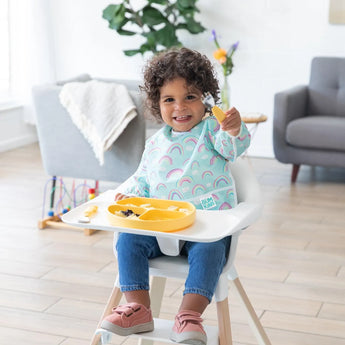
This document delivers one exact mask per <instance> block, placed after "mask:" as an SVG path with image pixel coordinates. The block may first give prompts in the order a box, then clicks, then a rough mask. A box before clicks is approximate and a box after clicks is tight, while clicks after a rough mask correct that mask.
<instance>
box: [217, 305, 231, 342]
mask: <svg viewBox="0 0 345 345" xmlns="http://www.w3.org/2000/svg"><path fill="white" fill-rule="evenodd" d="M217 316H218V328H219V345H232V335H231V325H230V314H229V303H228V298H225V299H224V300H223V301H220V302H217Z"/></svg>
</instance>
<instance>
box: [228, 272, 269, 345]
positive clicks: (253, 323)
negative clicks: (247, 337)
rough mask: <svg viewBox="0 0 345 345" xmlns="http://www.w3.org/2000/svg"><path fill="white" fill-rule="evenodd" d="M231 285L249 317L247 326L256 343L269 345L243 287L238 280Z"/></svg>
mask: <svg viewBox="0 0 345 345" xmlns="http://www.w3.org/2000/svg"><path fill="white" fill-rule="evenodd" d="M231 283H232V284H233V286H234V288H235V290H236V291H237V293H238V296H239V297H240V300H241V302H242V303H243V305H244V307H245V309H246V311H247V313H248V317H249V325H250V327H251V329H252V331H253V332H254V335H255V337H256V339H257V341H258V344H259V345H271V342H270V340H269V339H268V337H267V334H266V332H265V330H264V329H263V327H262V325H261V323H260V320H259V318H258V317H257V315H256V313H255V310H254V308H253V306H252V304H251V303H250V301H249V298H248V296H247V294H246V292H245V291H244V289H243V286H242V284H241V282H240V280H239V278H236V279H234V280H232V281H231Z"/></svg>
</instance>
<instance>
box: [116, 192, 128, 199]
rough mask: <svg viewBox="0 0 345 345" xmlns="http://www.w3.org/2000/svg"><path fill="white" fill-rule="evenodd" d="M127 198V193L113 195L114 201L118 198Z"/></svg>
mask: <svg viewBox="0 0 345 345" xmlns="http://www.w3.org/2000/svg"><path fill="white" fill-rule="evenodd" d="M127 198H129V196H128V195H126V194H122V193H117V194H116V195H115V198H114V200H115V201H118V200H122V199H127Z"/></svg>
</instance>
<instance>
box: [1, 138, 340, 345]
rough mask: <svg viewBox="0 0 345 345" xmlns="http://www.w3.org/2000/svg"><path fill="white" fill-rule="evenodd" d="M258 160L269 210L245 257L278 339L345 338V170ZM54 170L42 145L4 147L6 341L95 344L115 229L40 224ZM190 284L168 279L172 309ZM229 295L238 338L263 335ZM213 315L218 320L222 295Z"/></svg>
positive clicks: (283, 344) (208, 315) (259, 305)
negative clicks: (293, 179) (294, 172)
mask: <svg viewBox="0 0 345 345" xmlns="http://www.w3.org/2000/svg"><path fill="white" fill-rule="evenodd" d="M251 163H252V165H253V168H254V170H255V172H256V174H257V177H258V179H259V181H260V183H261V185H262V193H263V198H264V202H265V206H264V213H263V216H262V218H261V219H260V221H258V222H257V223H256V224H255V226H252V227H251V228H249V229H247V230H246V232H245V233H244V234H243V235H242V236H241V238H240V244H239V249H238V256H237V259H236V260H237V261H236V262H237V265H236V266H237V270H238V272H239V275H240V277H241V281H242V283H243V285H244V288H245V289H246V291H247V293H248V295H249V298H250V299H251V301H252V303H253V306H254V308H255V310H256V311H257V314H258V315H259V316H260V318H261V321H262V324H263V325H264V327H265V329H266V330H267V333H268V335H269V337H270V339H271V342H272V345H344V344H345V170H341V169H322V168H317V169H312V168H309V167H302V168H301V171H300V176H299V178H298V182H297V183H296V184H295V185H294V186H291V185H290V182H289V177H290V169H291V167H290V166H285V165H283V164H280V163H278V162H276V161H275V160H273V159H254V158H251ZM48 178H49V177H48V176H47V175H46V174H45V172H44V170H43V168H42V163H41V159H40V153H39V149H38V146H37V145H30V146H27V147H23V148H20V149H16V150H13V151H9V152H5V153H0V193H1V198H0V344H1V345H2V344H11V345H21V344H26V345H58V344H59V345H62V344H63V345H84V344H88V343H89V340H90V339H91V336H92V334H93V331H94V329H95V327H96V324H97V320H98V318H99V317H100V314H101V312H102V309H103V306H104V304H105V302H106V300H107V297H108V294H109V293H110V289H111V287H112V285H113V280H114V277H115V274H116V263H115V260H114V257H113V254H112V235H111V234H110V233H107V232H97V233H96V234H94V235H92V236H84V234H83V233H82V232H80V231H76V230H54V229H45V230H38V229H37V221H38V220H39V219H40V218H41V212H42V203H43V191H44V185H45V183H46V181H47V179H48ZM109 187H110V188H111V187H112V185H109V184H108V185H102V184H101V188H109ZM182 290H183V282H181V281H178V280H171V281H169V284H167V290H166V294H165V298H164V305H163V314H164V316H166V317H169V318H171V319H173V316H174V313H175V312H176V310H177V308H178V304H179V301H180V299H181V293H182ZM230 304H231V309H230V313H231V318H232V330H233V334H234V343H235V344H236V345H240V344H241V345H249V344H256V342H255V338H254V337H253V335H252V333H251V331H250V329H249V327H248V326H247V322H246V319H245V314H244V312H243V310H242V309H241V308H240V305H239V304H238V302H237V300H236V296H233V295H232V293H231V291H230ZM204 317H205V323H209V324H216V311H215V307H214V305H213V304H212V305H210V306H209V308H208V309H207V310H206V312H205V314H204ZM112 343H113V344H134V343H135V342H134V340H133V339H126V338H122V337H113V340H112Z"/></svg>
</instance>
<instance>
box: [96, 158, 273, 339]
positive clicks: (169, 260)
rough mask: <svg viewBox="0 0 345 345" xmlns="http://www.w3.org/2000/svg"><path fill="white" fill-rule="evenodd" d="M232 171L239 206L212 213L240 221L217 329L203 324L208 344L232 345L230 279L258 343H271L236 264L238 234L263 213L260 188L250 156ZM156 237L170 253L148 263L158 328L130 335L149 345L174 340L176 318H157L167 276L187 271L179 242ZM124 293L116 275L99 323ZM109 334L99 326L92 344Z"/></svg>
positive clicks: (220, 291) (219, 292) (219, 298)
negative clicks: (170, 337) (229, 214)
mask: <svg viewBox="0 0 345 345" xmlns="http://www.w3.org/2000/svg"><path fill="white" fill-rule="evenodd" d="M231 172H232V175H233V178H234V179H235V183H236V191H237V196H238V205H237V206H236V207H235V208H234V209H232V210H230V211H210V212H220V214H219V217H221V212H232V214H234V215H236V217H238V218H239V219H240V221H239V222H238V223H237V224H236V226H235V228H232V229H229V233H231V234H232V240H231V246H230V253H229V257H228V260H227V263H226V265H225V267H224V269H223V272H222V274H221V276H220V278H219V282H218V285H217V288H216V291H215V296H214V300H215V301H216V303H217V317H218V329H217V328H215V327H208V326H207V325H204V326H205V331H206V333H207V337H208V342H207V344H208V345H216V344H219V345H232V335H231V327H230V315H229V306H228V281H230V283H231V288H233V289H234V290H235V291H236V292H237V293H238V297H239V299H240V301H241V302H242V304H243V306H244V308H245V310H246V311H247V314H248V320H249V324H250V326H251V328H252V330H253V332H254V335H255V337H256V339H257V342H258V344H259V345H270V344H271V343H270V341H269V339H268V337H267V335H266V333H265V331H264V329H263V327H262V325H261V323H260V321H259V319H258V317H257V315H256V313H255V311H254V308H253V307H252V305H251V303H250V301H249V299H248V297H247V295H246V293H245V291H244V289H243V287H242V284H241V282H240V280H239V278H238V275H237V272H236V269H235V266H234V259H235V254H236V248H237V242H238V237H239V235H240V234H241V232H242V231H243V230H244V229H246V228H247V227H248V226H250V225H251V224H252V223H254V221H255V220H256V219H257V218H258V217H259V216H260V213H261V208H262V207H261V201H260V199H261V198H260V189H259V185H258V183H257V180H256V178H255V175H254V173H253V171H252V168H251V167H250V165H249V161H248V159H245V158H238V159H237V161H236V162H235V163H232V164H231ZM222 226H224V227H226V224H222ZM212 230H213V229H210V231H212ZM157 240H158V243H159V245H160V247H161V250H162V251H163V252H164V253H165V254H167V256H162V257H158V258H155V259H152V260H150V262H149V266H150V276H151V289H150V294H151V309H152V313H153V317H154V323H155V329H154V331H153V332H147V333H140V334H133V335H131V337H137V338H139V343H140V344H150V343H152V341H153V340H156V341H163V342H168V343H173V342H172V341H170V340H169V334H170V331H171V329H172V326H173V321H172V320H170V321H167V320H162V319H159V318H158V317H159V312H160V307H161V303H162V297H163V294H164V287H165V283H166V279H167V278H181V279H184V280H185V279H186V276H187V273H188V262H187V259H186V258H185V257H181V256H178V253H179V250H180V243H179V241H178V240H174V239H169V238H159V237H157ZM201 241H202V239H201ZM171 255H175V256H171ZM121 296H122V293H121V291H120V289H119V287H118V277H117V280H116V283H115V287H114V289H113V291H112V293H111V295H110V297H109V300H108V302H107V305H106V307H105V310H104V312H103V315H102V317H101V319H100V322H99V325H100V323H101V321H102V320H103V318H104V317H106V316H107V315H109V314H110V313H111V311H112V308H113V307H114V306H116V305H118V304H119V302H120V299H121ZM110 337H111V333H110V332H108V331H106V330H102V329H100V328H98V329H97V330H96V332H95V334H94V336H93V339H92V341H91V345H99V344H107V343H108V342H109V341H110Z"/></svg>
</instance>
